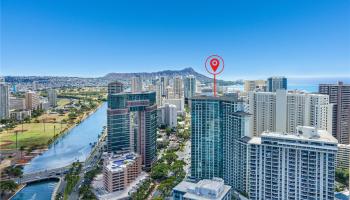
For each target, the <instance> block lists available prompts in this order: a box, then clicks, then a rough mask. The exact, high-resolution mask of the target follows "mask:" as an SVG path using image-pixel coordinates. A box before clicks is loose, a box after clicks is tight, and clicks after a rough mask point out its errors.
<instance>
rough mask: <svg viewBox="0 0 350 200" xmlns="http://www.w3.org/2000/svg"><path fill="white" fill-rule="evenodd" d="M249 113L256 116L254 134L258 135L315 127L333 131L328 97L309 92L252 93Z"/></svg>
mask: <svg viewBox="0 0 350 200" xmlns="http://www.w3.org/2000/svg"><path fill="white" fill-rule="evenodd" d="M247 101H248V102H247V105H248V112H249V113H250V114H252V115H253V117H252V120H251V127H250V128H251V132H252V133H253V135H255V136H258V135H260V134H261V133H262V132H264V131H278V132H288V133H293V132H295V131H296V127H297V126H314V127H317V128H318V129H322V130H327V131H331V130H332V104H330V103H329V96H328V95H323V94H309V93H290V92H289V93H287V91H286V90H277V92H249V93H248V98H247Z"/></svg>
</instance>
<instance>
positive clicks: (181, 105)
mask: <svg viewBox="0 0 350 200" xmlns="http://www.w3.org/2000/svg"><path fill="white" fill-rule="evenodd" d="M163 103H164V104H173V105H175V106H176V111H177V114H183V113H184V111H185V100H184V98H180V99H163Z"/></svg>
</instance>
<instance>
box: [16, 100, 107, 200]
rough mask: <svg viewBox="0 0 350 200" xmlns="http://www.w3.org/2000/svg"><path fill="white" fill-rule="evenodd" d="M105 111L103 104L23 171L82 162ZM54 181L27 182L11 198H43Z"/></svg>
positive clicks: (98, 132)
mask: <svg viewBox="0 0 350 200" xmlns="http://www.w3.org/2000/svg"><path fill="white" fill-rule="evenodd" d="M106 113H107V103H104V104H103V105H102V106H101V107H100V108H99V109H98V110H97V111H96V112H95V113H93V114H92V115H90V116H89V117H88V118H86V119H85V120H84V121H82V122H81V123H80V124H79V125H77V126H76V127H74V128H73V129H71V130H70V131H69V132H68V133H66V134H65V135H63V136H62V137H60V138H59V139H57V141H55V142H54V143H53V144H51V145H50V146H49V149H48V150H47V151H45V152H44V153H43V154H41V155H38V156H37V157H35V158H34V159H32V160H31V162H30V163H29V164H28V165H26V166H25V167H24V170H23V171H24V173H30V172H36V171H42V170H48V169H54V168H58V167H64V166H67V165H69V164H71V163H73V162H74V161H77V160H79V161H84V160H85V159H86V158H87V157H88V156H89V154H90V152H91V150H92V146H91V144H93V143H95V142H96V141H97V139H98V135H99V134H101V132H102V130H103V126H106V123H107V119H106V116H107V115H106ZM56 184H57V182H55V181H45V182H39V183H33V184H28V185H27V186H26V187H25V188H24V189H22V190H21V191H20V192H19V193H17V194H16V196H15V197H14V198H13V199H16V200H20V199H23V200H27V199H32V200H41V199H45V200H46V199H47V198H46V197H47V196H50V195H51V193H52V191H53V188H54V186H55V185H56Z"/></svg>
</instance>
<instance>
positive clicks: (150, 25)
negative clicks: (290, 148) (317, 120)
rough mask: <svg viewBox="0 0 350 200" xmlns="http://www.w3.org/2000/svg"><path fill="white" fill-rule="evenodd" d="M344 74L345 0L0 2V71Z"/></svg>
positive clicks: (348, 9)
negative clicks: (217, 62) (219, 60)
mask: <svg viewBox="0 0 350 200" xmlns="http://www.w3.org/2000/svg"><path fill="white" fill-rule="evenodd" d="M211 54H219V55H220V56H222V57H223V58H224V60H225V71H224V72H223V74H222V75H221V78H224V79H228V80H229V79H235V78H265V77H266V76H271V75H285V76H289V77H295V76H306V77H307V76H318V77H319V76H350V1H348V0H336V1H334V0H317V1H316V0H290V1H284V0H276V1H262V0H256V1H250V0H242V1H233V0H231V1H191V2H190V1H182V0H179V1H175V0H166V1H164V0H162V1H136V0H135V1H117V0H115V1H112V0H111V1H105V0H96V1H90V0H59V1H58V0H57V1H50V0H46V1H44V0H25V1H23V0H2V1H1V71H0V73H1V74H3V75H59V76H61V75H68V76H82V77H97V76H103V75H105V74H106V73H109V72H140V71H147V72H151V71H158V70H165V69H181V68H185V67H193V68H194V69H195V70H196V71H199V72H201V73H203V74H205V73H206V72H205V69H204V61H205V59H206V57H207V56H209V55H211Z"/></svg>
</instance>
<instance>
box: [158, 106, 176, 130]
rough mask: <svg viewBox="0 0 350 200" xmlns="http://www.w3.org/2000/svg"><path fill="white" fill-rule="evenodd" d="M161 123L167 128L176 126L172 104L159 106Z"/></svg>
mask: <svg viewBox="0 0 350 200" xmlns="http://www.w3.org/2000/svg"><path fill="white" fill-rule="evenodd" d="M159 109H160V114H161V123H162V124H164V125H166V126H168V127H169V128H176V126H177V111H176V106H175V105H173V104H167V103H166V104H164V106H162V107H160V108H159Z"/></svg>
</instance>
